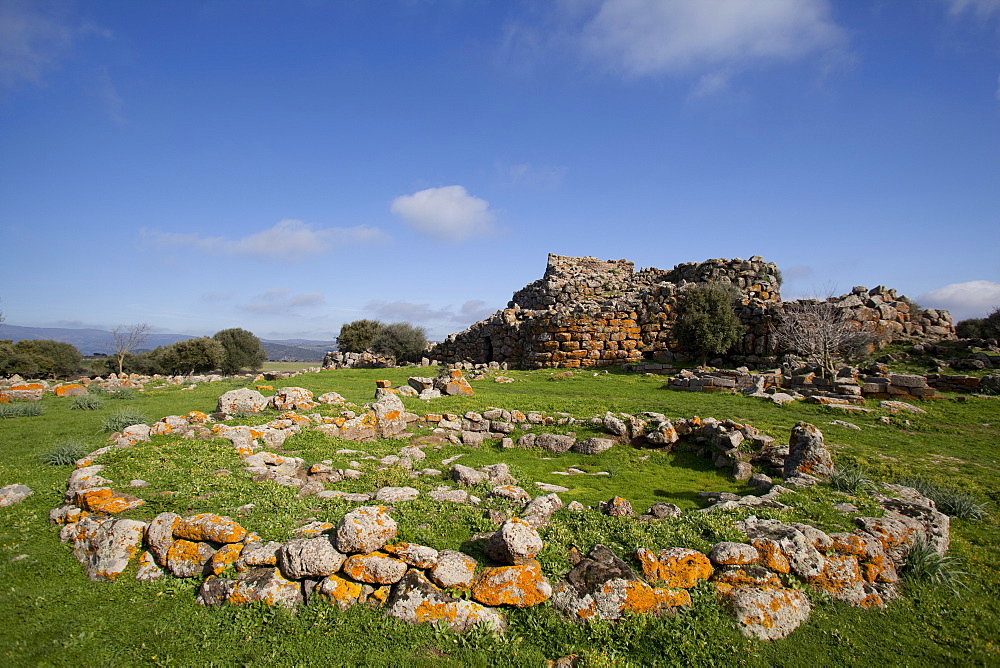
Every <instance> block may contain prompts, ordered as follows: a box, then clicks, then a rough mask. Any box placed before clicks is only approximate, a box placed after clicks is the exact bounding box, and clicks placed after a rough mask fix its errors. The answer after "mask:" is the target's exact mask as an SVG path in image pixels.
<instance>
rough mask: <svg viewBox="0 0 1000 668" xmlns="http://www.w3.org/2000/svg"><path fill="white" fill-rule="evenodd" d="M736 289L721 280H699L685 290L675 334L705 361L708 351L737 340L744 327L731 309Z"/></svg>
mask: <svg viewBox="0 0 1000 668" xmlns="http://www.w3.org/2000/svg"><path fill="white" fill-rule="evenodd" d="M736 296H737V295H736V290H735V288H733V287H732V286H731V285H728V284H723V283H702V284H700V285H696V286H694V287H693V288H689V289H688V290H687V291H685V292H684V298H683V299H682V301H681V304H680V308H679V313H678V316H677V323H676V325H674V336H676V337H677V340H678V341H679V342H680V344H681V345H682V346H684V347H685V348H686V349H688V350H690V351H692V352H695V353H697V354H698V355H699V356H700V357H701V362H702V364H704V363H705V362H706V361H707V359H708V356H709V355H721V354H723V353H725V352H726V351H728V350H729V349H730V348H732V347H733V345H734V344H736V342H737V341H739V340H740V337H742V336H743V333H744V331H745V329H746V328H745V327H744V326H743V323H742V322H740V319H739V317H737V315H736V311H735V310H734V309H733V300H734V299H735V298H736Z"/></svg>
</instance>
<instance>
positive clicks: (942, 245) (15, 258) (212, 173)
mask: <svg viewBox="0 0 1000 668" xmlns="http://www.w3.org/2000/svg"><path fill="white" fill-rule="evenodd" d="M0 249H2V253H0V266H2V269H3V276H4V279H5V280H3V281H2V282H0V311H2V312H3V315H4V316H5V317H6V322H7V324H11V325H22V326H38V327H98V328H103V329H110V328H113V327H114V326H116V325H119V324H129V323H138V322H148V323H149V324H150V325H152V326H153V327H154V329H155V330H156V331H160V332H169V333H179V334H191V335H203V334H208V335H210V334H212V333H214V332H216V331H218V330H221V329H225V328H229V327H242V328H244V329H248V330H250V331H253V332H254V333H256V334H257V335H258V336H260V337H261V338H267V339H287V338H307V339H321V340H332V339H333V338H335V337H336V335H337V333H338V332H339V330H340V327H341V325H342V324H344V323H346V322H350V321H353V320H357V319H359V318H376V319H379V320H382V321H385V322H396V321H408V322H411V323H413V324H416V325H420V326H423V327H425V328H426V330H427V333H428V336H429V337H430V338H431V339H432V340H435V339H441V338H443V337H444V336H445V335H447V334H449V333H451V332H456V331H460V330H462V329H464V328H466V327H468V326H469V325H471V324H472V323H474V322H475V321H477V320H479V319H481V318H483V317H486V316H488V315H489V314H491V313H493V312H494V311H496V310H497V309H500V308H504V307H506V305H507V301H508V300H509V299H510V297H511V295H512V293H513V292H514V291H515V290H518V289H519V288H521V287H523V286H524V285H526V284H528V283H530V282H532V281H534V280H536V279H538V278H541V276H542V274H543V273H544V270H545V263H546V256H547V254H548V253H550V252H551V253H557V254H560V255H571V256H596V257H598V258H600V259H619V258H627V259H630V260H633V261H634V262H635V263H636V266H637V268H638V267H659V268H661V269H669V268H671V267H673V266H674V265H676V264H679V263H682V262H692V261H703V260H706V259H710V258H721V257H725V258H735V257H739V258H749V257H750V256H753V255H761V256H763V257H764V258H765V259H766V260H768V261H771V262H775V263H776V264H777V265H778V266H779V267H780V268H781V270H782V273H783V276H784V285H783V287H782V296H783V297H784V298H785V299H793V298H800V297H811V296H817V295H826V294H829V293H833V294H841V293H845V292H848V291H850V290H851V288H852V287H853V286H856V285H864V286H868V287H874V286H876V285H886V286H889V287H892V288H896V289H897V291H898V292H899V293H901V294H905V295H907V296H909V297H911V298H913V299H915V300H916V301H917V302H918V303H920V304H921V305H923V306H925V307H935V308H947V309H950V310H951V312H952V314H953V316H954V317H955V319H956V320H958V319H962V318H968V317H982V316H985V315H986V314H987V313H989V312H990V311H991V310H992V308H993V307H996V306H1000V252H998V250H1000V0H882V1H872V2H856V1H855V0H842V1H841V0H754V1H753V2H747V1H745V0H537V1H533V0H496V1H486V0H480V1H477V0H385V1H381V2H377V3H376V2H367V1H364V0H339V1H334V0H329V1H322V0H281V1H280V2H279V1H277V0H274V1H267V0H226V1H220V0H206V1H202V2H187V1H184V0H174V1H171V2H145V1H130V0H100V1H99V0H90V1H85V0H77V1H75V2H74V1H72V0H60V1H57V2H49V1H46V0H0ZM2 330H3V328H2V325H0V337H2V334H3V331H2Z"/></svg>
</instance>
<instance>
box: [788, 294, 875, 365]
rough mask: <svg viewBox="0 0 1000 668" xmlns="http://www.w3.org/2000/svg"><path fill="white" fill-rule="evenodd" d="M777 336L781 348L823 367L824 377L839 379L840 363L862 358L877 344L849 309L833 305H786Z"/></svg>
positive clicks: (808, 302)
mask: <svg viewBox="0 0 1000 668" xmlns="http://www.w3.org/2000/svg"><path fill="white" fill-rule="evenodd" d="M775 333H776V334H777V337H778V344H779V345H780V346H781V347H783V348H785V349H786V350H789V351H791V352H793V353H796V354H799V355H802V356H803V357H805V358H806V359H807V360H808V361H809V362H810V363H811V364H812V365H814V366H816V367H819V370H820V376H822V377H827V376H828V375H829V376H833V375H835V374H836V371H837V365H838V364H839V363H841V362H844V361H847V360H851V359H854V358H857V357H861V356H862V355H864V354H866V353H867V352H868V351H869V349H870V347H871V346H872V345H873V344H874V343H875V336H874V335H873V334H872V333H871V332H868V331H865V330H864V329H863V328H862V326H861V323H860V322H857V321H856V320H854V319H852V318H851V314H850V311H849V310H848V309H847V308H844V307H840V306H837V304H835V303H834V302H830V301H816V300H806V301H801V302H791V303H787V304H785V307H784V313H783V314H782V316H781V321H780V322H779V323H778V325H777V326H776V327H775Z"/></svg>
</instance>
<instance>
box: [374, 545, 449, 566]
mask: <svg viewBox="0 0 1000 668" xmlns="http://www.w3.org/2000/svg"><path fill="white" fill-rule="evenodd" d="M382 549H383V550H384V551H385V552H387V553H389V554H391V555H393V556H394V557H396V558H397V559H400V560H401V561H404V562H406V563H407V564H408V565H410V566H414V567H416V568H422V569H424V570H427V569H429V568H434V566H435V565H436V564H437V562H438V551H437V550H435V549H434V548H433V547H427V546H426V545H417V544H416V543H395V544H393V545H385V546H383V548H382Z"/></svg>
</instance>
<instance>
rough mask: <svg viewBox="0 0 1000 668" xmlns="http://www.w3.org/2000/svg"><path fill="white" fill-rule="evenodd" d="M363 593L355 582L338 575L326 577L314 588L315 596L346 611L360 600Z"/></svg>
mask: <svg viewBox="0 0 1000 668" xmlns="http://www.w3.org/2000/svg"><path fill="white" fill-rule="evenodd" d="M363 592H364V586H363V585H361V584H359V583H357V582H352V581H350V580H347V579H345V578H342V577H340V576H339V575H328V576H327V577H326V578H324V579H323V580H322V581H321V582H320V583H319V586H318V587H316V591H315V594H316V595H318V596H321V597H322V598H325V599H327V600H328V601H330V602H331V603H333V604H334V605H336V606H337V607H338V608H341V609H346V608H349V607H351V606H352V605H354V604H355V603H357V602H358V601H359V600H361V596H362V593H363Z"/></svg>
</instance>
